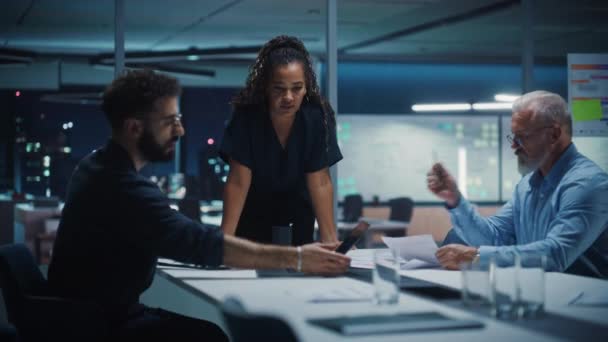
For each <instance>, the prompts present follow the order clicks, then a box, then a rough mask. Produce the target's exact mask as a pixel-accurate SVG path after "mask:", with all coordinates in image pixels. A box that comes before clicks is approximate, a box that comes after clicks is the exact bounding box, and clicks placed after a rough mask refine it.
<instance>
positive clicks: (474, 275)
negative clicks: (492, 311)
mask: <svg viewBox="0 0 608 342" xmlns="http://www.w3.org/2000/svg"><path fill="white" fill-rule="evenodd" d="M460 272H461V275H462V303H463V304H464V305H465V306H467V307H470V308H474V309H485V310H488V309H489V308H490V298H491V297H492V287H491V286H490V262H482V261H476V262H464V263H462V264H460Z"/></svg>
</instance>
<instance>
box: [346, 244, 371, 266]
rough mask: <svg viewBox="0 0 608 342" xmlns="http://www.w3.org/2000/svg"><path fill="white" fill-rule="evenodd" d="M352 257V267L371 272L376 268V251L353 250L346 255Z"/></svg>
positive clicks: (367, 249) (369, 249)
mask: <svg viewBox="0 0 608 342" xmlns="http://www.w3.org/2000/svg"><path fill="white" fill-rule="evenodd" d="M346 255H347V256H349V257H350V267H354V268H365V269H368V270H371V269H373V268H374V249H372V248H366V249H351V250H350V251H348V253H346Z"/></svg>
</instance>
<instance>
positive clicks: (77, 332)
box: [0, 244, 108, 341]
mask: <svg viewBox="0 0 608 342" xmlns="http://www.w3.org/2000/svg"><path fill="white" fill-rule="evenodd" d="M0 288H1V289H2V296H3V298H4V303H5V305H6V313H7V316H8V321H9V322H10V323H11V324H13V325H14V327H15V328H16V329H17V335H18V336H19V339H20V340H22V341H45V340H46V341H61V340H65V339H68V340H72V339H74V340H82V341H100V340H105V337H107V336H106V335H105V334H106V333H107V331H108V330H107V327H106V326H105V319H104V318H103V315H102V312H101V310H99V309H98V308H97V307H96V306H95V305H93V304H91V303H86V302H82V301H78V300H73V299H68V298H61V297H56V296H53V295H52V294H51V293H50V292H51V291H50V290H49V288H48V284H47V281H46V279H45V278H44V276H43V275H42V273H41V272H40V269H39V268H38V265H37V264H36V262H35V261H34V257H33V255H32V253H31V252H30V250H29V249H28V248H27V247H26V246H25V245H23V244H9V245H3V246H0Z"/></svg>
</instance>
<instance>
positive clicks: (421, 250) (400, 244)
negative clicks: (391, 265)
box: [382, 234, 439, 265]
mask: <svg viewBox="0 0 608 342" xmlns="http://www.w3.org/2000/svg"><path fill="white" fill-rule="evenodd" d="M382 241H384V243H385V244H386V245H387V246H388V248H390V249H391V250H395V249H396V250H398V251H399V255H400V256H401V257H402V258H403V259H405V260H411V259H418V260H420V261H424V262H427V263H429V264H433V265H439V261H438V260H437V258H436V257H435V252H437V244H436V243H435V241H434V240H433V236H432V235H429V234H427V235H414V236H405V237H398V238H391V237H386V236H384V237H382Z"/></svg>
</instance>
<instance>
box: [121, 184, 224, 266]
mask: <svg viewBox="0 0 608 342" xmlns="http://www.w3.org/2000/svg"><path fill="white" fill-rule="evenodd" d="M119 183H121V184H118V185H119V187H118V189H121V190H120V191H122V194H120V195H119V196H116V198H117V201H120V202H122V203H120V208H121V209H122V211H123V213H124V215H129V216H130V217H131V218H137V221H138V224H134V225H132V226H131V228H132V229H128V230H127V231H125V232H124V234H126V235H127V239H128V240H130V241H132V243H133V245H134V247H135V248H141V249H144V250H146V251H147V252H150V253H153V254H154V255H159V256H161V257H165V258H171V259H174V260H178V261H181V262H186V263H194V264H199V265H209V266H218V265H221V264H222V262H223V256H224V235H223V234H222V232H221V231H220V230H219V229H217V230H216V229H213V228H208V227H204V226H203V225H201V224H199V223H197V222H194V221H192V220H190V219H189V218H187V217H186V216H184V215H182V214H181V213H179V212H177V211H176V210H173V209H171V207H169V201H168V199H167V197H166V196H165V194H163V193H162V192H161V191H160V189H159V188H158V186H157V185H156V184H154V183H152V182H150V181H148V180H147V179H145V178H144V177H141V176H138V177H135V178H134V177H124V179H121V180H119ZM130 220H131V221H135V220H133V219H130Z"/></svg>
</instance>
